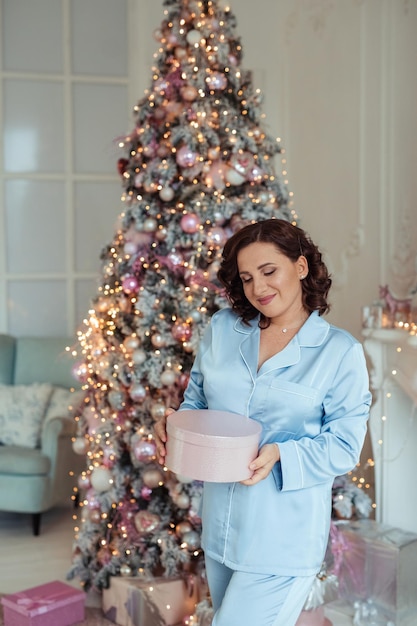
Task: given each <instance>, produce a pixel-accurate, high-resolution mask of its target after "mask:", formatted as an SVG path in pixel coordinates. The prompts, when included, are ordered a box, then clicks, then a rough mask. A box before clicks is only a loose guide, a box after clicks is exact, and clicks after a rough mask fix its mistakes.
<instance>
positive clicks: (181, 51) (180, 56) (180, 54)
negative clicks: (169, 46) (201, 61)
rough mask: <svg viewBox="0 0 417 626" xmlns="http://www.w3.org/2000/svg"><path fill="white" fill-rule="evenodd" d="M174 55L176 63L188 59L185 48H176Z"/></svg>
mask: <svg viewBox="0 0 417 626" xmlns="http://www.w3.org/2000/svg"><path fill="white" fill-rule="evenodd" d="M174 55H175V58H176V59H177V60H178V61H184V60H185V59H186V58H187V57H188V52H187V50H186V49H185V48H182V47H181V46H177V47H176V48H175V50H174Z"/></svg>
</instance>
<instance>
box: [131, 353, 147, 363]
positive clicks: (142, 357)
mask: <svg viewBox="0 0 417 626" xmlns="http://www.w3.org/2000/svg"><path fill="white" fill-rule="evenodd" d="M132 361H133V363H134V364H135V365H142V363H145V361H146V352H145V350H142V349H139V350H135V351H134V352H133V354H132Z"/></svg>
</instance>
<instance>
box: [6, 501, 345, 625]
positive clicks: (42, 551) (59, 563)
mask: <svg viewBox="0 0 417 626" xmlns="http://www.w3.org/2000/svg"><path fill="white" fill-rule="evenodd" d="M73 512H74V511H73V509H72V508H71V507H70V506H68V507H62V508H57V509H54V510H52V511H49V512H48V513H45V514H44V515H43V516H42V521H41V532H40V535H39V536H38V537H34V536H33V535H32V525H31V523H32V520H31V518H30V516H28V515H18V514H14V513H5V512H0V594H4V593H15V592H17V591H22V590H23V589H29V588H30V587H34V586H35V585H41V584H43V583H46V582H50V581H52V580H62V581H63V582H67V583H68V584H70V585H73V586H74V587H77V588H79V584H78V581H77V580H75V581H67V580H66V575H67V572H68V570H69V568H70V566H71V548H72V541H73V527H74V520H73V519H72V515H73ZM86 604H87V606H99V605H100V596H98V595H97V594H89V596H88V598H87V602H86ZM347 612H348V611H346V609H344V610H342V609H339V610H336V607H326V616H327V617H328V619H329V620H330V622H331V623H332V624H333V626H352V618H351V617H348V616H347V615H346V613H347ZM329 626H330V625H329Z"/></svg>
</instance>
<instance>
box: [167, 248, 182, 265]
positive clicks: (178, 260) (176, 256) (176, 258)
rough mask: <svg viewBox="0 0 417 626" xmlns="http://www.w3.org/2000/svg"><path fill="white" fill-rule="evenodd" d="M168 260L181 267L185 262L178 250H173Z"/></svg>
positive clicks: (168, 255) (171, 263)
mask: <svg viewBox="0 0 417 626" xmlns="http://www.w3.org/2000/svg"><path fill="white" fill-rule="evenodd" d="M167 261H169V265H172V267H180V266H181V265H182V264H183V263H184V258H183V256H182V255H181V254H180V253H179V252H177V250H172V251H171V252H169V253H168V254H167Z"/></svg>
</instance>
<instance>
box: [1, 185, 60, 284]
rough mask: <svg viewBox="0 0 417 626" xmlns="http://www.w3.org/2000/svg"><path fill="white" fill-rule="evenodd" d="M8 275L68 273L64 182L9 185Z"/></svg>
mask: <svg viewBox="0 0 417 626" xmlns="http://www.w3.org/2000/svg"><path fill="white" fill-rule="evenodd" d="M5 199H6V200H5V211H6V242H7V271H8V272H9V273H11V274H37V273H43V272H48V271H50V270H51V268H53V269H54V271H55V272H62V273H63V274H64V273H65V271H66V248H67V245H68V240H67V237H66V206H65V185H64V183H63V182H62V181H41V180H28V179H26V180H25V179H16V180H8V181H6V183H5Z"/></svg>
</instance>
